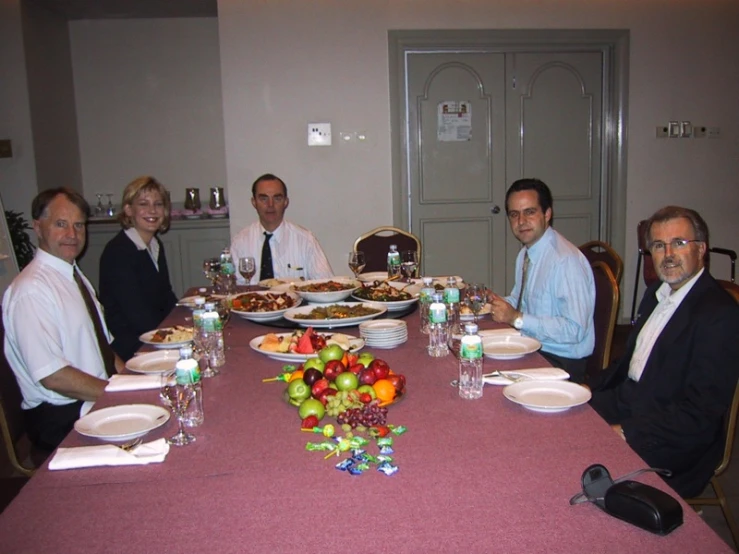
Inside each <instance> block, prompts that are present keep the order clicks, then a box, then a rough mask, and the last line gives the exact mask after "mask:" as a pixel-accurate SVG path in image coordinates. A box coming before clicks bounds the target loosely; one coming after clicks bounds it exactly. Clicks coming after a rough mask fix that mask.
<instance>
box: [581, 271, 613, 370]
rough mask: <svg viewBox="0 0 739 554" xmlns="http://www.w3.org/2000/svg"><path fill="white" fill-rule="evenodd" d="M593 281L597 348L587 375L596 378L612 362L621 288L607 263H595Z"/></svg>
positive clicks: (589, 359)
mask: <svg viewBox="0 0 739 554" xmlns="http://www.w3.org/2000/svg"><path fill="white" fill-rule="evenodd" d="M591 267H592V269H593V279H594V280H595V312H594V314H593V325H594V327H595V347H594V348H593V353H592V354H591V355H590V357H589V358H588V362H587V373H588V375H589V376H591V377H592V376H594V375H595V374H597V373H598V372H599V371H601V370H603V369H604V368H606V367H608V364H609V363H610V361H611V345H612V343H613V333H614V330H615V328H616V317H617V316H618V302H619V288H618V281H616V277H615V276H614V275H613V272H612V271H611V268H610V267H609V266H608V264H607V263H605V262H600V261H598V262H593V263H592V264H591Z"/></svg>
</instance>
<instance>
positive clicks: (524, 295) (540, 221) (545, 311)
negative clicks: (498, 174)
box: [491, 179, 595, 383]
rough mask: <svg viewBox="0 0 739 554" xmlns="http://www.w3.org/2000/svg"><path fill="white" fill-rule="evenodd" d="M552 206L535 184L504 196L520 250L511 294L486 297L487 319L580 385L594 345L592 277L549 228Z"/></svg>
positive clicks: (523, 182) (522, 182)
mask: <svg viewBox="0 0 739 554" xmlns="http://www.w3.org/2000/svg"><path fill="white" fill-rule="evenodd" d="M552 204H553V202H552V193H551V192H550V191H549V187H547V185H546V184H545V183H544V182H543V181H540V180H538V179H519V180H518V181H516V182H514V183H513V184H512V185H511V187H510V188H509V189H508V192H506V213H507V215H508V221H509V223H510V225H511V231H512V232H513V234H514V235H515V237H516V238H517V239H518V240H519V241H521V243H522V244H523V246H524V247H523V248H522V249H521V252H519V254H518V257H517V258H516V284H515V285H514V287H513V290H512V291H511V294H510V295H509V296H506V297H504V298H503V297H500V296H497V295H492V298H491V304H492V312H493V315H492V317H493V320H494V321H498V322H502V323H508V324H509V325H512V326H513V327H515V328H516V329H519V330H520V331H521V333H522V334H523V335H526V336H530V337H533V338H535V339H537V340H539V341H540V342H541V344H542V347H541V351H540V353H541V354H542V355H543V356H544V357H545V358H546V359H547V360H549V362H550V363H551V364H552V365H554V366H556V367H561V368H562V369H564V370H565V371H567V372H568V373H569V374H570V379H571V380H572V381H574V382H577V383H582V382H583V381H584V380H585V369H586V364H587V358H588V356H590V355H591V354H592V353H593V346H594V344H595V331H594V328H593V312H594V310H595V283H594V280H593V271H592V269H591V268H590V264H589V263H588V261H587V259H586V258H585V256H584V255H583V254H582V252H580V250H579V249H578V248H577V247H576V246H575V245H573V244H572V243H571V242H570V241H568V240H567V239H565V238H564V237H563V236H562V235H560V234H559V233H558V232H557V231H555V230H554V229H553V228H552V227H551V221H552Z"/></svg>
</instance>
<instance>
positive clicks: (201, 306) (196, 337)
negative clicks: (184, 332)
mask: <svg viewBox="0 0 739 554" xmlns="http://www.w3.org/2000/svg"><path fill="white" fill-rule="evenodd" d="M193 304H195V307H194V308H193V309H192V342H193V346H194V347H195V348H194V350H195V352H202V350H203V343H202V333H203V314H204V313H205V298H204V297H203V296H196V297H195V299H194V300H193Z"/></svg>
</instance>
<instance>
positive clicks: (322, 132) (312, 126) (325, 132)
mask: <svg viewBox="0 0 739 554" xmlns="http://www.w3.org/2000/svg"><path fill="white" fill-rule="evenodd" d="M308 146H331V124H330V123H308Z"/></svg>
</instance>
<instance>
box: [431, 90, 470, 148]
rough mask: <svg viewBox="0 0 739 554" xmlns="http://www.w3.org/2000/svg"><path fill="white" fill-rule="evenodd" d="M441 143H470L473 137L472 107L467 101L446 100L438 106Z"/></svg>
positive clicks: (439, 139) (438, 134)
mask: <svg viewBox="0 0 739 554" xmlns="http://www.w3.org/2000/svg"><path fill="white" fill-rule="evenodd" d="M437 112H438V118H437V119H438V126H437V132H436V137H437V140H438V141H439V142H460V141H468V140H470V138H471V137H472V105H471V104H470V103H469V102H468V101H466V100H461V101H458V100H444V101H442V102H439V104H438V106H437Z"/></svg>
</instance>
